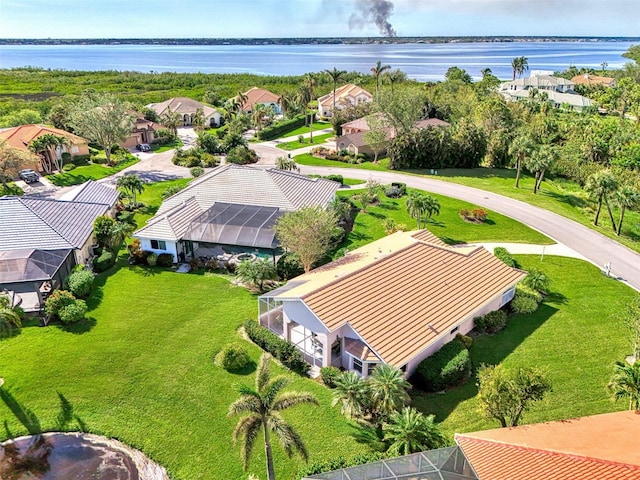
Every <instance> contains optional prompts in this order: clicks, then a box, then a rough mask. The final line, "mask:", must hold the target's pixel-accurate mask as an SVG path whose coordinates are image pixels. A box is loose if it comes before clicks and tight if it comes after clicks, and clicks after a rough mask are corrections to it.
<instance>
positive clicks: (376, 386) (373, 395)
mask: <svg viewBox="0 0 640 480" xmlns="http://www.w3.org/2000/svg"><path fill="white" fill-rule="evenodd" d="M402 375H403V374H402V372H401V371H400V370H399V369H397V368H395V367H393V366H391V365H388V364H386V363H382V364H380V365H378V366H376V368H375V369H374V370H373V373H372V374H371V376H370V377H369V396H370V399H371V407H372V411H373V413H374V415H375V417H376V419H377V420H378V422H377V423H380V422H381V421H385V420H386V419H387V418H389V417H390V416H391V414H392V413H393V412H396V411H398V410H400V409H401V408H402V407H403V406H404V405H406V404H407V403H409V401H410V400H411V399H410V398H409V394H408V393H407V390H408V389H409V388H411V384H410V383H409V382H407V381H406V380H405V378H404V377H403V376H402Z"/></svg>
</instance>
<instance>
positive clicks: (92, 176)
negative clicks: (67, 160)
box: [47, 156, 138, 187]
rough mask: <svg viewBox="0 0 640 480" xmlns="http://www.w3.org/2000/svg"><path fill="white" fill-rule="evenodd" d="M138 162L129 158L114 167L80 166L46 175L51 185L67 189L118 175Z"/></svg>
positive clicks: (133, 157) (133, 158) (135, 158)
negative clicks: (68, 170)
mask: <svg viewBox="0 0 640 480" xmlns="http://www.w3.org/2000/svg"><path fill="white" fill-rule="evenodd" d="M136 162H138V158H137V157H135V156H131V157H130V158H129V159H127V160H124V161H122V162H120V163H119V164H118V165H116V166H114V167H109V166H107V165H98V164H93V163H92V164H90V165H81V166H79V167H76V168H74V169H73V170H71V171H70V172H63V173H57V174H55V175H48V176H47V178H48V179H49V180H51V183H53V184H54V185H57V186H59V187H67V186H70V185H79V184H81V183H84V182H86V181H87V180H100V179H101V178H104V177H108V176H109V175H113V174H114V173H118V172H119V171H121V170H124V169H125V168H127V167H130V166H131V165H133V164H135V163H136Z"/></svg>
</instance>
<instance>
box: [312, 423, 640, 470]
mask: <svg viewBox="0 0 640 480" xmlns="http://www.w3.org/2000/svg"><path fill="white" fill-rule="evenodd" d="M637 438H640V416H639V415H636V414H635V413H634V412H632V411H624V412H616V413H606V414H602V415H593V416H590V417H581V418H574V419H569V420H560V421H556V422H547V423H537V424H532V425H522V426H519V427H512V428H500V429H495V430H486V431H484V432H474V433H464V434H456V435H455V440H456V443H457V445H456V446H452V447H446V448H440V449H437V450H428V451H425V452H420V453H414V454H411V455H405V456H403V457H396V458H389V459H385V460H381V461H378V462H373V463H368V464H364V465H358V466H355V467H350V468H343V469H340V470H334V471H332V472H325V473H320V474H317V475H311V476H308V477H304V478H303V480H315V479H318V480H320V479H322V480H345V479H353V478H357V479H359V480H392V479H401V478H402V479H409V478H412V479H431V478H433V479H436V478H438V479H451V480H453V479H459V480H465V479H480V480H503V479H508V480H538V479H555V480H622V479H624V480H640V450H639V449H638V448H637V442H636V441H635V440H636V439H637Z"/></svg>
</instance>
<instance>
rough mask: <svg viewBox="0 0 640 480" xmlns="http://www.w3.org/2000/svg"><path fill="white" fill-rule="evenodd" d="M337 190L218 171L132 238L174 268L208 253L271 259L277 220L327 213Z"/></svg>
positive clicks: (289, 178) (258, 172) (278, 174)
mask: <svg viewBox="0 0 640 480" xmlns="http://www.w3.org/2000/svg"><path fill="white" fill-rule="evenodd" d="M338 188H340V185H339V184H338V183H337V182H332V181H329V180H324V179H320V178H309V177H306V176H304V175H299V174H297V173H293V172H286V171H283V170H278V169H266V170H265V169H259V168H253V167H247V166H241V165H234V164H228V165H223V166H220V167H217V168H215V169H213V170H212V171H211V172H209V173H207V174H205V175H203V176H201V177H199V178H197V179H195V180H193V181H192V182H191V183H190V184H189V186H187V188H185V189H184V190H181V191H180V192H178V193H176V194H175V195H173V196H171V197H169V198H168V199H166V200H165V201H164V202H162V205H161V206H160V208H159V209H158V212H157V213H156V215H155V216H154V217H153V218H151V219H150V220H149V221H148V222H147V224H146V225H145V226H144V227H142V228H141V229H140V230H138V231H137V232H135V233H134V234H133V236H134V237H137V238H139V239H140V244H141V247H142V249H143V250H147V251H152V252H155V253H171V254H172V255H173V258H174V261H175V262H178V261H179V260H184V259H185V258H187V256H191V257H200V256H202V257H207V256H213V254H214V253H213V252H216V253H215V255H229V254H231V253H239V252H247V251H248V252H253V253H258V254H261V255H275V252H276V250H277V249H278V242H277V239H276V238H275V231H274V229H273V227H274V225H275V222H276V220H277V219H278V218H280V217H281V216H282V215H284V213H286V212H291V211H294V210H298V209H300V208H303V207H307V206H315V205H319V206H321V207H326V206H327V205H328V203H329V202H330V201H331V200H333V198H334V197H335V193H336V191H337V190H338Z"/></svg>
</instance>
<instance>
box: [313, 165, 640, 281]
mask: <svg viewBox="0 0 640 480" xmlns="http://www.w3.org/2000/svg"><path fill="white" fill-rule="evenodd" d="M300 170H301V173H303V174H316V175H327V174H330V173H333V174H339V175H343V176H344V177H349V178H359V179H362V180H368V179H369V178H372V179H374V180H377V181H380V182H382V183H391V182H392V181H399V182H404V183H406V184H407V185H409V186H410V187H414V188H419V189H421V190H426V191H429V192H433V193H437V194H439V195H445V196H448V197H453V198H458V199H460V200H465V201H467V202H470V203H473V204H476V205H480V206H481V207H484V208H488V209H490V210H493V211H496V212H498V213H501V214H503V215H506V216H508V217H511V218H513V219H515V220H518V221H519V222H522V223H524V224H525V225H528V226H530V227H531V228H534V229H536V230H538V231H540V232H542V233H544V234H545V235H547V236H548V237H550V238H552V239H553V240H555V241H556V242H558V243H561V244H564V245H566V246H567V247H569V248H571V249H572V250H575V251H576V252H577V253H578V254H580V255H582V256H583V257H584V258H586V259H587V260H589V261H590V262H591V263H593V264H595V265H597V266H599V267H600V268H601V269H604V265H605V263H607V262H611V273H612V275H614V276H616V277H618V278H619V279H620V280H622V281H624V282H626V283H627V284H628V285H630V286H632V287H633V288H635V289H636V290H640V255H639V254H638V253H636V252H634V251H633V250H631V249H629V248H627V247H625V246H623V245H620V244H619V243H618V242H616V241H615V240H612V239H610V238H608V237H605V236H604V235H601V234H600V233H598V232H595V231H593V230H591V229H589V228H588V227H585V226H583V225H581V224H579V223H577V222H574V221H573V220H569V219H568V218H565V217H563V216H561V215H558V214H556V213H553V212H549V211H548V210H544V209H542V208H539V207H535V206H533V205H529V204H528V203H525V202H521V201H519V200H514V199H512V198H508V197H504V196H502V195H498V194H496V193H492V192H488V191H485V190H479V189H477V188H472V187H467V186H464V185H458V184H455V183H450V182H444V181H441V180H437V179H435V178H431V177H417V176H413V175H404V174H401V173H393V172H376V171H369V170H358V169H349V168H333V167H308V166H304V165H301V166H300Z"/></svg>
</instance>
